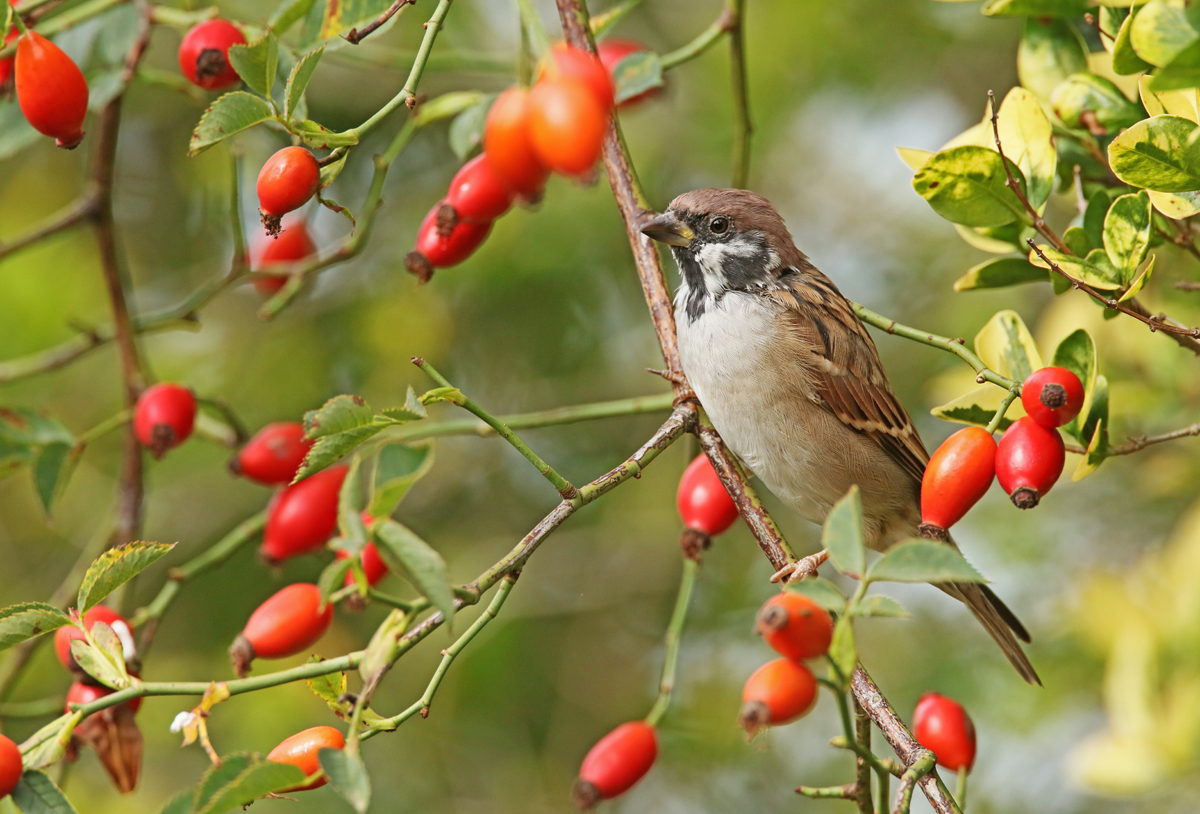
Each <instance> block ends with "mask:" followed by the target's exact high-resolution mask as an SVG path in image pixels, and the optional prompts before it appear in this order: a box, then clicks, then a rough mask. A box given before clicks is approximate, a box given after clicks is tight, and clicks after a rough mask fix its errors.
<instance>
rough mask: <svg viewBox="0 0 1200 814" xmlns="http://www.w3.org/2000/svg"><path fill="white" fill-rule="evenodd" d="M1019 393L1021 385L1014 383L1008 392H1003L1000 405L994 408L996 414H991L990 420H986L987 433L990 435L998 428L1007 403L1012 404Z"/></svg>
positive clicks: (1006, 409) (1006, 408) (1002, 419)
mask: <svg viewBox="0 0 1200 814" xmlns="http://www.w3.org/2000/svg"><path fill="white" fill-rule="evenodd" d="M1019 395H1021V387H1020V385H1016V384H1014V385H1013V386H1012V387H1010V388H1009V389H1008V392H1007V393H1005V394H1004V400H1003V401H1001V402H1000V406H999V407H998V408H996V414H995V415H994V416H992V420H991V421H989V422H988V425H987V434H988V435H992V434H993V433H995V432H996V431H997V430H998V429H1000V424H1001V422H1003V421H1004V414H1005V413H1007V412H1008V407H1009V405H1010V404H1012V403H1013V401H1014V400H1015V399H1016V398H1017V396H1019Z"/></svg>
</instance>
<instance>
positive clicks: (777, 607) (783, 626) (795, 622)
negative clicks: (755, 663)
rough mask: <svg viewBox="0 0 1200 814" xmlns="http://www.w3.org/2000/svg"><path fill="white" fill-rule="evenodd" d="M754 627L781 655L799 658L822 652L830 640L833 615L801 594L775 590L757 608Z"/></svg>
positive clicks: (811, 657)
mask: <svg viewBox="0 0 1200 814" xmlns="http://www.w3.org/2000/svg"><path fill="white" fill-rule="evenodd" d="M755 629H756V630H757V631H758V633H759V635H761V636H762V637H763V639H764V640H765V641H766V643H767V644H769V645H770V646H771V648H772V649H773V650H774V651H775V652H776V653H778V654H779V655H781V656H786V657H787V658H789V659H795V660H797V661H801V660H803V659H814V658H816V657H817V656H823V655H825V653H826V652H827V651H828V650H829V643H830V642H831V641H833V619H831V618H830V616H829V613H828V612H827V611H826V610H825V609H824V608H822V607H821V606H820V605H818V604H817V603H816V602H814V601H813V600H811V599H809V598H808V597H807V596H805V595H804V594H798V593H794V592H792V591H787V592H785V593H781V594H776V595H775V596H773V597H771V598H770V599H768V600H767V601H766V602H765V603H763V606H762V608H761V609H760V610H759V611H758V619H757V620H756V623H755Z"/></svg>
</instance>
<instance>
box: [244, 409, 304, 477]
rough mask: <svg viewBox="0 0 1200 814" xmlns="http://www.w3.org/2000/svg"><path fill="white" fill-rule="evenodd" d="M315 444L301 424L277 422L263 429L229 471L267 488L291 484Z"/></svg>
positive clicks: (248, 443)
mask: <svg viewBox="0 0 1200 814" xmlns="http://www.w3.org/2000/svg"><path fill="white" fill-rule="evenodd" d="M312 445H313V442H312V441H309V440H308V439H306V438H305V437H304V425H302V424H301V423H300V422H298V421H276V422H275V423H273V424H268V425H267V426H265V427H263V428H262V429H261V430H259V431H258V432H257V433H256V434H255V436H254V437H253V438H251V439H250V440H249V441H247V442H246V446H244V447H242V448H241V450H240V451H239V452H238V454H237V455H236V456H234V457H233V458H232V459H231V460H230V461H229V469H230V470H231V471H232V472H233V474H235V475H241V476H243V477H246V478H249V479H250V480H252V481H256V482H258V483H261V484H263V485H264V486H283V485H285V484H288V483H291V482H292V479H293V478H295V477H296V471H297V470H299V469H300V464H301V463H302V462H303V461H304V456H305V455H307V454H308V451H309V450H310V449H312Z"/></svg>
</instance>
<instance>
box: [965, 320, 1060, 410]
mask: <svg viewBox="0 0 1200 814" xmlns="http://www.w3.org/2000/svg"><path fill="white" fill-rule="evenodd" d="M975 353H976V354H978V355H979V358H980V359H982V360H983V362H984V364H986V365H987V366H988V367H990V368H991V369H992V370H994V371H996V372H997V373H999V374H1000V375H1001V376H1007V377H1008V378H1010V379H1015V380H1016V381H1018V382H1023V381H1025V379H1027V378H1028V377H1029V374H1030V373H1032V372H1033V371H1035V370H1037V369H1039V368H1042V367H1045V365H1043V364H1042V357H1041V354H1040V353H1039V352H1038V348H1037V344H1036V343H1035V342H1034V341H1033V335H1032V334H1031V333H1029V329H1028V328H1027V327H1025V322H1024V321H1023V320H1022V319H1021V317H1020V315H1019V314H1017V312H1016V311H997V312H996V313H995V314H994V315H993V316H992V318H991V319H990V320H988V322H987V324H986V325H984V326H983V328H982V329H980V331H979V333H977V334H976V335H975ZM997 406H999V404H997Z"/></svg>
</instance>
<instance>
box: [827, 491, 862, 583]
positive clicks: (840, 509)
mask: <svg viewBox="0 0 1200 814" xmlns="http://www.w3.org/2000/svg"><path fill="white" fill-rule="evenodd" d="M821 546H822V547H823V548H825V549H826V550H828V551H829V561H830V562H832V563H833V566H834V567H835V568H837V570H839V571H841V572H842V573H843V574H847V575H848V576H852V577H859V576H861V575H862V573H863V571H864V570H866V567H867V550H866V547H865V546H864V543H863V519H862V498H861V497H860V496H859V492H858V486H851V487H850V491H849V492H847V493H846V496H845V497H843V498H842V499H841V500H839V501H838V502H837V503H835V504H833V508H832V509H830V510H829V514H828V515H827V516H826V517H825V528H824V529H823V530H822V532H821Z"/></svg>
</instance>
